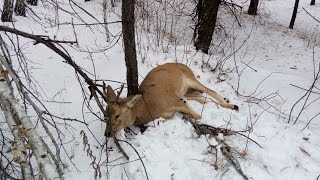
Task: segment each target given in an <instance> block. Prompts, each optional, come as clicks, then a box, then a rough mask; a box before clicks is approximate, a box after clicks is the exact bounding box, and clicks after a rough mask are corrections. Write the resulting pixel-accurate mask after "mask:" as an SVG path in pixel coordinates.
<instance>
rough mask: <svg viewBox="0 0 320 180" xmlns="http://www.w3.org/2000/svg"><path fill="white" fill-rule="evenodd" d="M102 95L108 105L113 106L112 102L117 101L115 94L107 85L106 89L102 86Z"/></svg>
mask: <svg viewBox="0 0 320 180" xmlns="http://www.w3.org/2000/svg"><path fill="white" fill-rule="evenodd" d="M103 94H104V95H105V96H106V98H107V103H108V104H113V103H114V102H116V100H117V96H116V93H114V91H113V89H112V87H111V86H110V85H108V86H107V88H105V86H104V89H103Z"/></svg>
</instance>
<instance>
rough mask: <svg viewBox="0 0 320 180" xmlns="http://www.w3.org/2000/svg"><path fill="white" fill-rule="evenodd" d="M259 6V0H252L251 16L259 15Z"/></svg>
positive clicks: (249, 11) (249, 10) (250, 6)
mask: <svg viewBox="0 0 320 180" xmlns="http://www.w3.org/2000/svg"><path fill="white" fill-rule="evenodd" d="M258 5H259V0H251V1H250V5H249V9H248V14H249V15H257V11H258Z"/></svg>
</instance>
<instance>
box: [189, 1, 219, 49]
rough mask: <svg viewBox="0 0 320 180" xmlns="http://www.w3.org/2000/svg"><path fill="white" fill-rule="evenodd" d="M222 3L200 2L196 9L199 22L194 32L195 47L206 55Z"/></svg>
mask: <svg viewBox="0 0 320 180" xmlns="http://www.w3.org/2000/svg"><path fill="white" fill-rule="evenodd" d="M220 2H221V0H199V1H198V4H197V7H196V8H197V16H198V22H197V24H196V27H195V30H194V37H195V43H194V46H195V47H196V49H197V50H201V51H202V52H203V53H206V54H208V50H209V47H210V43H211V40H212V35H213V32H214V28H215V26H216V20H217V15H218V10H219V5H220Z"/></svg>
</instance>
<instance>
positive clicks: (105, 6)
mask: <svg viewBox="0 0 320 180" xmlns="http://www.w3.org/2000/svg"><path fill="white" fill-rule="evenodd" d="M107 5H108V1H107V0H103V3H102V9H103V23H104V30H105V31H106V36H107V42H109V41H110V33H109V29H108V20H107Z"/></svg>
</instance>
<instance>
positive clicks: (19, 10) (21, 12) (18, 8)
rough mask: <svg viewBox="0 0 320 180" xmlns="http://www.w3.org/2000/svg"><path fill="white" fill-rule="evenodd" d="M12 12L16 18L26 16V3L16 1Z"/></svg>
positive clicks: (20, 0) (22, 0) (21, 0)
mask: <svg viewBox="0 0 320 180" xmlns="http://www.w3.org/2000/svg"><path fill="white" fill-rule="evenodd" d="M14 12H15V13H16V15H17V16H24V17H25V16H26V3H25V0H17V1H16V5H15V6H14Z"/></svg>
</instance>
